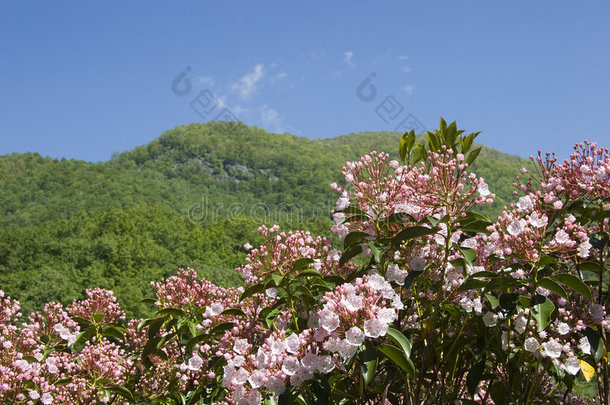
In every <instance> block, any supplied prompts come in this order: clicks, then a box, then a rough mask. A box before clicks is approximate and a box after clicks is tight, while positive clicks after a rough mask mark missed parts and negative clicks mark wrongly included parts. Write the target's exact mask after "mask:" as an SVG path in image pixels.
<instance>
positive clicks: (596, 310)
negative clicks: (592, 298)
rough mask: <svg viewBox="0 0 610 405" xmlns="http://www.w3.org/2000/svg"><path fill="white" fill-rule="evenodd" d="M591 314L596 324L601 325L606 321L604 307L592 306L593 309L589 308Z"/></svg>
mask: <svg viewBox="0 0 610 405" xmlns="http://www.w3.org/2000/svg"><path fill="white" fill-rule="evenodd" d="M589 313H590V314H591V316H592V317H593V321H595V323H600V322H601V321H602V319H604V307H602V306H601V305H599V304H592V305H591V308H589Z"/></svg>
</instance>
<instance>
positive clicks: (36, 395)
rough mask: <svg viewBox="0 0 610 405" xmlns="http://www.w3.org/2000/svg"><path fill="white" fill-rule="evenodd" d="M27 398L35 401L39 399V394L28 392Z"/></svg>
mask: <svg viewBox="0 0 610 405" xmlns="http://www.w3.org/2000/svg"><path fill="white" fill-rule="evenodd" d="M28 397H29V398H30V399H33V400H37V399H38V398H40V394H39V393H38V391H30V392H28Z"/></svg>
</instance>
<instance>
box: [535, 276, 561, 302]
mask: <svg viewBox="0 0 610 405" xmlns="http://www.w3.org/2000/svg"><path fill="white" fill-rule="evenodd" d="M539 285H540V287H542V288H546V289H547V290H549V291H552V292H554V293H555V294H557V295H559V296H561V297H563V298H568V293H566V290H564V288H563V287H562V286H560V285H559V284H557V283H556V282H554V281H553V280H551V279H550V278H548V277H545V278H543V279H542V280H541V281H540V283H539Z"/></svg>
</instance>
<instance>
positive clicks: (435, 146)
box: [426, 131, 441, 152]
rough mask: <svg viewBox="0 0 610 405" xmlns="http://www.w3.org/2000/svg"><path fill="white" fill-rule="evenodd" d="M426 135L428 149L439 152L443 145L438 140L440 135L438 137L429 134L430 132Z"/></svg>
mask: <svg viewBox="0 0 610 405" xmlns="http://www.w3.org/2000/svg"><path fill="white" fill-rule="evenodd" d="M426 135H427V136H428V147H429V148H430V150H431V151H434V152H437V151H438V150H439V149H440V147H441V143H440V140H439V138H438V135H436V134H434V133H432V132H429V131H428V132H427V134H426Z"/></svg>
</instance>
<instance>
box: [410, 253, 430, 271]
mask: <svg viewBox="0 0 610 405" xmlns="http://www.w3.org/2000/svg"><path fill="white" fill-rule="evenodd" d="M409 266H411V270H412V271H422V270H424V267H426V259H425V258H424V257H423V256H415V257H414V258H413V259H411V261H410V262H409Z"/></svg>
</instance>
